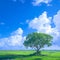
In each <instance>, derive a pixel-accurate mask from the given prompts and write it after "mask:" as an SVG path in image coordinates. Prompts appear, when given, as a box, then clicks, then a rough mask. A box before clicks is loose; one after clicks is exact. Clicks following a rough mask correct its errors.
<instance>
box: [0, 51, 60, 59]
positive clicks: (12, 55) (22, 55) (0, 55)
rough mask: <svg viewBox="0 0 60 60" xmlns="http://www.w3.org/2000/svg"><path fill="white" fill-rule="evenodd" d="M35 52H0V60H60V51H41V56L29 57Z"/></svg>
mask: <svg viewBox="0 0 60 60" xmlns="http://www.w3.org/2000/svg"><path fill="white" fill-rule="evenodd" d="M34 52H35V51H14V50H13V51H0V60H60V51H42V52H41V54H42V56H31V55H30V54H32V53H34Z"/></svg>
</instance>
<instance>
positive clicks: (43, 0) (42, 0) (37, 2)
mask: <svg viewBox="0 0 60 60" xmlns="http://www.w3.org/2000/svg"><path fill="white" fill-rule="evenodd" d="M51 1H52V0H33V2H32V4H33V5H34V6H38V5H40V4H41V3H45V4H47V5H48V6H49V3H50V2H51Z"/></svg>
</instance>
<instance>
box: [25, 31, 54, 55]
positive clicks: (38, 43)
mask: <svg viewBox="0 0 60 60" xmlns="http://www.w3.org/2000/svg"><path fill="white" fill-rule="evenodd" d="M52 39H53V37H52V36H50V35H48V34H45V33H37V32H34V33H31V34H28V35H27V37H26V40H25V41H24V46H26V47H31V48H34V49H35V50H36V53H35V54H36V55H40V54H41V53H40V52H41V50H40V49H41V48H43V47H44V46H45V45H47V46H51V45H52V44H51V42H52Z"/></svg>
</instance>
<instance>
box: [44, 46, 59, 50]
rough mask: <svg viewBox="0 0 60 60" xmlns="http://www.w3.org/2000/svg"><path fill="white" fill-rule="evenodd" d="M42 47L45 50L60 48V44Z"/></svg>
mask: <svg viewBox="0 0 60 60" xmlns="http://www.w3.org/2000/svg"><path fill="white" fill-rule="evenodd" d="M43 49H45V50H60V46H58V45H52V46H50V47H45V48H43Z"/></svg>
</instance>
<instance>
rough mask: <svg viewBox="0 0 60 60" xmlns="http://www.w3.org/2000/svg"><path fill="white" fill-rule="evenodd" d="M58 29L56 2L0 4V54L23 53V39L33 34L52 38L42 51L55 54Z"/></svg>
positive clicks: (59, 1)
mask: <svg viewBox="0 0 60 60" xmlns="http://www.w3.org/2000/svg"><path fill="white" fill-rule="evenodd" d="M59 28H60V0H0V50H5V49H8V50H9V49H10V50H13V49H16V50H18V49H25V47H24V46H23V42H24V39H25V37H26V35H27V34H28V33H31V32H34V31H37V32H44V33H47V34H50V35H52V36H53V37H54V39H53V43H52V46H51V47H49V48H48V47H45V49H53V50H54V49H57V50H59V49H60V40H59V39H60V36H59V35H60V31H59ZM55 47H56V48H55Z"/></svg>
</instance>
